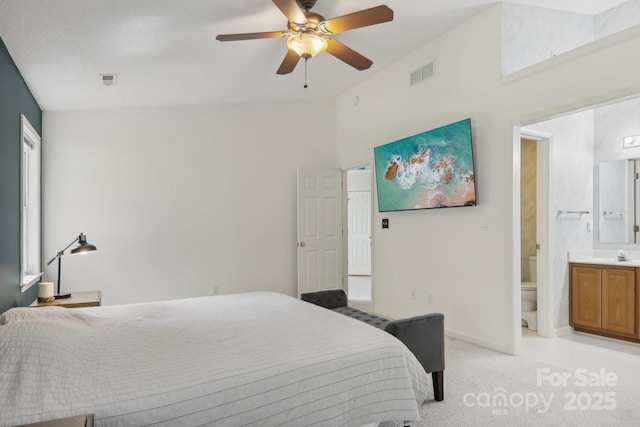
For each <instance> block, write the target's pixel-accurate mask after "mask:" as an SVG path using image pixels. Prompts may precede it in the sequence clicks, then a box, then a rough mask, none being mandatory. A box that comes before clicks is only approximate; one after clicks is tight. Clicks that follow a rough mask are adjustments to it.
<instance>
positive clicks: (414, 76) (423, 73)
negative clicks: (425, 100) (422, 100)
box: [411, 61, 435, 86]
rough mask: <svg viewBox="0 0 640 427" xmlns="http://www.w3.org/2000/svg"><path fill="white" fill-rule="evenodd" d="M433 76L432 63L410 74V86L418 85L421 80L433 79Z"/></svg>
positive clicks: (433, 67) (433, 68)
mask: <svg viewBox="0 0 640 427" xmlns="http://www.w3.org/2000/svg"><path fill="white" fill-rule="evenodd" d="M434 75H435V65H434V61H431V62H429V63H428V64H426V65H423V66H422V67H420V68H418V69H417V70H415V71H412V72H411V86H413V85H416V84H418V83H420V82H421V81H423V80H426V79H428V78H429V77H433V76H434Z"/></svg>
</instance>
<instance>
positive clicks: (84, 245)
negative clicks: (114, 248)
mask: <svg viewBox="0 0 640 427" xmlns="http://www.w3.org/2000/svg"><path fill="white" fill-rule="evenodd" d="M97 250H98V248H96V247H95V246H94V245H92V244H91V243H88V242H87V236H85V235H84V234H83V233H81V234H80V236H79V237H78V245H77V246H76V247H75V248H73V249H71V255H75V254H84V253H87V252H95V251H97Z"/></svg>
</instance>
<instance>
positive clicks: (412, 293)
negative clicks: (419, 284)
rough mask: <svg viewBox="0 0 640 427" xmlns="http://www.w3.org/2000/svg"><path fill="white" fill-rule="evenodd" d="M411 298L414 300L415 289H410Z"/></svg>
mask: <svg viewBox="0 0 640 427" xmlns="http://www.w3.org/2000/svg"><path fill="white" fill-rule="evenodd" d="M411 299H412V300H413V301H415V300H416V290H415V289H411Z"/></svg>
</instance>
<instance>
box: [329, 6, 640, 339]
mask: <svg viewBox="0 0 640 427" xmlns="http://www.w3.org/2000/svg"><path fill="white" fill-rule="evenodd" d="M618 36H619V38H615V42H614V40H613V39H609V40H606V41H603V40H600V41H599V42H598V41H597V42H594V43H593V44H591V45H590V46H585V47H583V48H581V49H578V50H574V51H572V52H570V53H568V54H565V55H559V56H557V57H555V58H552V59H550V60H548V61H546V63H545V64H544V65H543V66H538V67H536V68H535V70H533V71H531V70H523V72H522V73H519V72H516V73H514V74H512V75H511V76H510V78H509V79H508V80H505V81H504V82H502V81H501V77H500V75H501V70H500V7H499V6H496V7H493V8H491V9H489V10H487V11H485V12H483V13H482V14H480V15H478V16H476V17H474V18H472V19H470V20H469V21H467V22H466V23H464V24H462V25H461V26H459V27H458V28H456V29H454V30H453V31H451V32H450V33H448V34H446V35H444V36H442V37H441V38H439V39H437V40H435V41H434V42H432V43H429V44H427V45H426V46H424V47H423V48H421V49H419V50H417V51H416V52H414V53H413V54H412V55H410V56H408V57H406V58H404V59H403V60H401V61H399V62H397V63H395V64H394V65H393V66H391V67H389V68H387V69H385V70H382V71H380V72H379V73H378V74H376V75H374V76H372V77H371V78H370V79H369V80H367V81H366V82H364V83H362V84H360V85H358V86H356V87H354V88H352V89H351V90H349V91H348V92H346V93H345V94H343V95H342V96H340V97H339V98H338V102H337V114H338V116H337V138H338V139H337V143H338V156H339V162H340V164H341V165H344V166H348V165H354V164H363V163H367V162H369V161H370V159H371V157H372V149H373V147H375V146H378V145H382V144H385V143H388V142H390V141H394V140H396V139H399V138H401V137H406V136H409V135H413V134H416V133H418V132H421V131H425V130H428V129H432V128H435V127H438V126H441V125H444V124H447V123H451V122H454V121H456V120H459V119H463V118H466V117H471V119H472V125H473V137H474V149H475V164H476V177H477V187H478V206H476V207H464V208H455V209H439V210H426V211H408V212H392V213H386V214H384V215H380V214H379V213H376V215H375V216H374V220H373V224H374V230H373V249H374V276H373V292H374V301H375V309H376V310H377V311H379V312H381V313H387V314H390V315H393V316H397V317H402V316H407V315H412V314H417V313H423V312H430V311H440V312H443V313H444V314H445V327H446V329H447V332H448V333H449V334H450V335H454V336H458V337H462V338H465V339H468V340H470V341H472V342H477V343H480V344H483V345H487V346H489V347H492V348H496V349H499V350H504V351H517V338H516V337H517V334H518V333H519V330H520V327H519V322H518V320H519V318H520V313H519V310H520V305H519V299H517V298H516V297H517V296H519V293H517V292H516V286H518V287H519V283H520V278H519V275H520V268H519V264H520V260H519V251H520V247H519V245H520V243H519V235H518V232H517V230H519V217H520V212H519V207H517V206H518V205H519V204H514V200H516V197H519V187H518V188H516V187H515V186H514V185H515V184H514V182H518V181H516V180H515V179H514V178H517V177H518V174H519V166H517V165H518V164H519V158H516V155H514V153H515V154H517V152H514V147H515V145H514V141H515V140H517V141H519V135H518V138H517V139H514V134H513V125H514V124H518V123H521V124H529V123H534V122H536V121H540V120H541V119H543V118H548V117H551V116H554V115H557V114H560V113H563V112H566V111H571V110H575V109H579V108H583V107H585V106H587V105H591V104H594V103H596V102H603V101H606V100H609V99H613V98H615V97H620V96H624V95H627V94H630V93H638V92H640V83H639V82H638V80H637V75H638V73H640V61H639V60H638V59H637V58H635V57H633V56H631V57H630V55H629V54H628V53H629V52H634V51H636V50H637V49H640V32H639V31H629V32H626V33H624V34H623V33H620V34H619V35H618ZM623 58H624V59H628V61H629V63H628V65H627V67H626V68H623V69H619V68H613V67H610V66H609V64H612V63H616V62H619V61H620V60H621V59H623ZM434 59H435V60H436V76H435V77H434V78H431V79H429V80H426V81H424V82H422V83H420V84H419V85H416V86H414V87H413V88H410V87H409V84H408V82H409V75H410V72H411V70H414V69H416V68H417V67H419V66H421V65H423V64H425V63H427V62H429V61H431V60H434ZM539 65H541V64H539ZM354 96H359V99H360V103H359V104H358V105H357V106H354V105H353V104H354V103H353V102H352V99H353V97H354ZM374 205H375V203H374ZM383 217H387V218H389V219H390V228H389V229H388V230H382V229H381V228H380V220H381V218H383ZM484 218H486V219H487V223H488V227H486V228H484V227H481V223H482V222H483V220H484ZM412 289H416V290H417V298H416V300H415V301H413V300H411V295H410V294H411V290H412ZM429 294H431V295H432V297H433V304H429V300H428V296H429Z"/></svg>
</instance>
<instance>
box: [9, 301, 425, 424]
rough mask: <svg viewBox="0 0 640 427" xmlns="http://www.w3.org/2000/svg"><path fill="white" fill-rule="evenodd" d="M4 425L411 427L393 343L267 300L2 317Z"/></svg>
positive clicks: (374, 332)
mask: <svg viewBox="0 0 640 427" xmlns="http://www.w3.org/2000/svg"><path fill="white" fill-rule="evenodd" d="M0 377H1V378H2V381H0V426H13V425H17V424H25V423H32V422H38V421H45V420H50V419H56V418H64V417H69V416H74V415H78V414H82V413H93V414H94V418H95V425H96V426H142V425H154V426H155V425H158V426H181V425H182V426H198V425H220V426H240V425H242V426H260V427H264V426H296V427H298V426H323V425H325V426H360V425H364V424H367V423H375V422H380V421H386V420H399V421H403V420H406V421H412V420H418V419H419V413H418V407H419V405H420V404H421V403H422V402H423V401H424V399H425V396H426V393H427V390H428V388H429V381H428V376H427V374H426V373H425V371H424V369H423V368H422V366H421V365H420V363H419V362H418V361H417V360H416V358H415V357H414V356H413V354H412V353H411V352H410V351H409V350H408V349H407V348H406V347H405V346H404V345H403V344H402V343H401V342H400V341H398V340H397V339H396V338H394V337H393V336H391V335H390V334H388V333H386V332H384V331H382V330H379V329H377V328H372V327H371V326H369V325H367V324H364V323H362V322H359V321H357V320H355V319H351V318H348V317H346V316H342V315H340V314H338V313H334V312H332V311H330V310H326V309H324V308H322V307H318V306H315V305H312V304H308V303H306V302H303V301H299V300H296V299H295V298H292V297H289V296H286V295H282V294H276V293H269V292H260V293H246V294H236V295H222V296H213V297H202V298H191V299H184V300H173V301H163V302H154V303H144V304H131V305H121V306H106V307H91V308H75V309H65V308H60V307H43V308H13V309H10V310H8V311H7V312H5V313H4V314H3V315H1V316H0Z"/></svg>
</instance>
